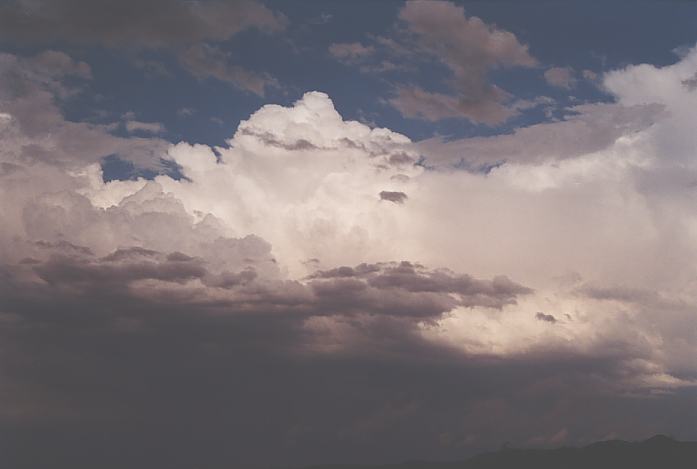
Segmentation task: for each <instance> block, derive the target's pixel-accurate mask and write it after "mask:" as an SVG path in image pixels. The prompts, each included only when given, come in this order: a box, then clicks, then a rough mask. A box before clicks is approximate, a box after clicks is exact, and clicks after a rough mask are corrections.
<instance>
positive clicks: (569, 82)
mask: <svg viewBox="0 0 697 469" xmlns="http://www.w3.org/2000/svg"><path fill="white" fill-rule="evenodd" d="M585 72H587V70H584V76H586V75H588V74H587V73H585ZM591 73H592V72H591ZM544 77H545V80H546V81H547V83H549V84H550V85H552V86H556V87H558V88H566V89H567V90H568V89H571V88H573V87H574V86H575V85H576V78H575V77H574V71H573V69H571V68H570V67H552V68H548V69H547V70H545V73H544Z"/></svg>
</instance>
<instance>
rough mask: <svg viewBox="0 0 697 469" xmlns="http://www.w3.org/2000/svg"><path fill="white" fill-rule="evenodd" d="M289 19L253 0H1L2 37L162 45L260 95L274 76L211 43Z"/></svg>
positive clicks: (155, 65)
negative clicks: (246, 65) (238, 61)
mask: <svg viewBox="0 0 697 469" xmlns="http://www.w3.org/2000/svg"><path fill="white" fill-rule="evenodd" d="M286 23H287V20H286V18H285V16H283V15H282V14H280V13H276V12H273V11H272V10H270V9H269V8H267V7H266V6H264V5H263V4H262V3H260V2H257V1H254V0H235V1H201V2H198V1H197V2H188V1H180V0H147V1H139V0H125V1H119V2H116V3H115V2H110V1H107V0H96V1H93V0H58V1H45V0H39V1H33V0H11V1H8V2H5V3H4V4H3V5H0V39H6V40H10V41H29V42H34V43H38V44H54V43H55V42H56V41H59V42H67V43H78V44H87V45H90V46H93V45H100V46H104V47H109V48H116V49H120V50H122V49H124V48H127V49H132V50H133V51H136V52H137V51H139V50H142V49H159V50H166V51H170V52H173V53H175V54H176V55H177V57H178V59H179V62H180V64H181V65H182V67H183V68H184V69H186V70H187V71H188V72H190V73H192V74H193V75H194V76H196V77H199V78H207V77H213V78H216V79H218V80H221V81H224V82H228V83H231V84H232V85H234V86H236V87H238V88H240V89H243V90H246V91H250V92H253V93H255V94H258V95H262V96H263V94H264V89H265V87H266V86H269V85H275V84H276V81H275V80H274V79H273V78H271V77H270V76H268V75H267V74H264V73H258V72H253V71H250V70H247V69H245V68H243V67H240V66H238V65H235V64H233V63H232V60H231V57H230V55H229V54H228V53H226V52H223V51H222V50H221V49H220V48H219V47H217V46H215V45H211V44H208V43H218V42H221V41H226V40H229V39H230V38H232V37H233V36H234V35H236V34H238V33H240V32H242V31H245V30H248V29H252V28H254V29H257V30H260V31H263V32H267V33H274V32H278V31H281V30H283V29H284V28H285V26H286ZM134 63H135V65H136V66H137V67H138V68H142V69H143V70H144V71H145V72H146V73H148V74H150V75H155V76H159V77H167V76H169V75H170V73H169V71H168V70H167V69H166V68H164V65H163V64H161V63H159V62H155V61H151V60H144V59H140V58H136V59H135V62H134Z"/></svg>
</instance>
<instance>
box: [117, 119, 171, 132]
mask: <svg viewBox="0 0 697 469" xmlns="http://www.w3.org/2000/svg"><path fill="white" fill-rule="evenodd" d="M124 125H125V126H126V130H127V131H128V133H137V132H143V133H146V134H161V133H163V132H164V131H165V126H164V125H162V124H160V123H159V122H141V121H136V120H128V121H126V123H125V124H124Z"/></svg>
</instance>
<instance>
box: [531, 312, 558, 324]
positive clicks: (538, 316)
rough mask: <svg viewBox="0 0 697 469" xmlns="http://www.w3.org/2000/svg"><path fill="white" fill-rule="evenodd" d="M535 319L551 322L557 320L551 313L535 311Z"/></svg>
mask: <svg viewBox="0 0 697 469" xmlns="http://www.w3.org/2000/svg"><path fill="white" fill-rule="evenodd" d="M535 319H537V320H538V321H545V322H551V323H552V324H554V323H555V322H557V318H555V317H554V315H553V314H545V313H535Z"/></svg>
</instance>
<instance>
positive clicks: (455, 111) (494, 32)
mask: <svg viewBox="0 0 697 469" xmlns="http://www.w3.org/2000/svg"><path fill="white" fill-rule="evenodd" d="M399 19H400V20H401V21H402V22H403V23H404V25H405V27H406V30H407V31H408V32H409V34H410V35H411V39H410V40H409V44H408V46H407V47H408V48H409V47H410V48H412V49H414V50H415V51H416V53H417V54H426V55H428V56H431V57H433V58H434V59H436V60H437V61H439V62H441V63H442V64H444V65H445V66H446V67H448V68H449V69H450V71H451V72H452V79H451V81H450V87H451V89H452V92H451V93H449V94H444V93H436V92H432V91H428V90H425V89H423V88H421V87H419V86H416V85H403V84H402V85H398V86H397V87H396V95H395V96H394V97H393V98H391V99H390V103H391V104H392V105H393V106H394V107H395V108H397V109H398V110H399V111H400V112H401V113H402V114H403V115H405V116H406V117H417V118H421V119H426V120H440V119H445V118H448V117H460V118H466V119H469V120H471V121H473V122H477V123H485V124H489V125H495V124H499V123H501V122H503V121H505V120H507V119H508V118H510V117H512V116H513V115H515V114H516V110H515V109H514V108H513V107H510V106H508V105H507V101H508V99H509V95H508V93H506V92H505V91H504V90H502V89H501V88H499V87H497V86H495V85H493V84H492V83H490V82H489V80H488V74H489V72H490V71H491V70H493V69H497V68H501V67H531V66H534V65H536V63H537V61H536V60H535V58H533V57H532V56H531V55H530V53H529V52H528V47H527V46H526V45H524V44H522V43H520V42H519V41H518V39H517V38H516V36H515V35H514V34H513V33H511V32H509V31H506V30H503V29H499V28H497V27H495V26H491V25H487V24H486V23H484V22H483V21H482V20H481V19H479V18H477V17H467V16H466V15H465V11H464V9H463V8H462V7H459V6H457V5H455V4H454V3H451V2H445V1H437V2H429V1H418V0H412V1H409V2H407V3H406V5H405V6H404V7H403V8H402V9H401V11H400V13H399ZM390 44H392V45H396V44H398V43H394V42H391V43H390ZM403 47H404V46H399V45H398V47H397V49H394V47H393V50H396V51H398V52H401V51H403Z"/></svg>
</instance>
